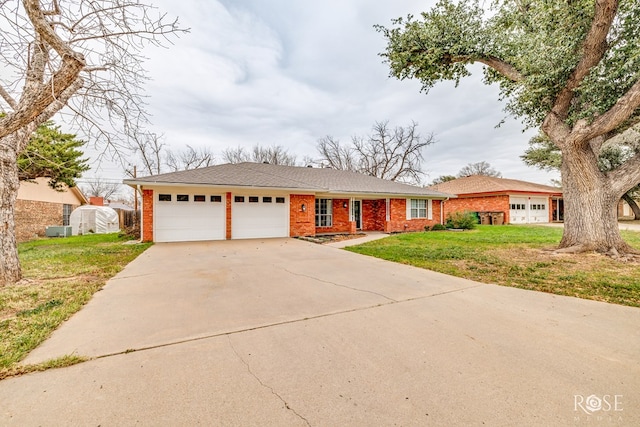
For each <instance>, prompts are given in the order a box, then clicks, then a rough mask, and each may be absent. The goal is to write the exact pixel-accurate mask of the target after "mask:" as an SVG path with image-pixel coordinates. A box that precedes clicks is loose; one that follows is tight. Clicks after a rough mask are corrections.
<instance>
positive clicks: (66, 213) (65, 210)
mask: <svg viewBox="0 0 640 427" xmlns="http://www.w3.org/2000/svg"><path fill="white" fill-rule="evenodd" d="M71 211H72V209H71V205H66V204H65V205H62V225H69V217H70V216H71Z"/></svg>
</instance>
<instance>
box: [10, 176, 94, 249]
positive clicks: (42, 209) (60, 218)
mask: <svg viewBox="0 0 640 427" xmlns="http://www.w3.org/2000/svg"><path fill="white" fill-rule="evenodd" d="M87 203H89V202H88V201H87V198H86V197H85V196H84V194H82V191H80V189H79V188H77V187H71V188H68V187H66V186H65V190H64V191H56V190H54V189H53V188H51V187H50V186H49V179H48V178H36V179H35V180H33V181H20V188H19V189H18V197H17V200H16V210H15V221H16V239H17V240H18V241H19V242H24V241H27V240H31V239H34V238H36V237H42V236H44V235H45V230H46V228H47V227H48V226H50V225H69V216H70V215H71V212H72V211H73V210H74V209H75V208H77V207H78V206H80V205H84V204H87Z"/></svg>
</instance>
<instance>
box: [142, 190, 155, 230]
mask: <svg viewBox="0 0 640 427" xmlns="http://www.w3.org/2000/svg"><path fill="white" fill-rule="evenodd" d="M142 241H143V242H153V190H142Z"/></svg>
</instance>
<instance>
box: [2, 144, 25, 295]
mask: <svg viewBox="0 0 640 427" xmlns="http://www.w3.org/2000/svg"><path fill="white" fill-rule="evenodd" d="M11 138H12V136H9V137H5V138H2V139H0V287H2V286H6V285H9V284H13V283H15V282H17V281H18V280H20V279H21V278H22V271H21V269H20V260H19V259H18V249H17V246H16V227H15V215H14V214H15V205H16V198H17V196H18V188H19V186H20V182H19V181H18V164H17V162H16V158H17V156H16V151H15V148H14V147H15V145H14V141H10V139H11Z"/></svg>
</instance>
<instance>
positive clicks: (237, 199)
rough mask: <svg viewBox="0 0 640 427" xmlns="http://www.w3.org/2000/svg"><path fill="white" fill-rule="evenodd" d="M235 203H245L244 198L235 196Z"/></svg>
mask: <svg viewBox="0 0 640 427" xmlns="http://www.w3.org/2000/svg"><path fill="white" fill-rule="evenodd" d="M233 201H234V202H236V203H244V196H235V197H234V198H233Z"/></svg>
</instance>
